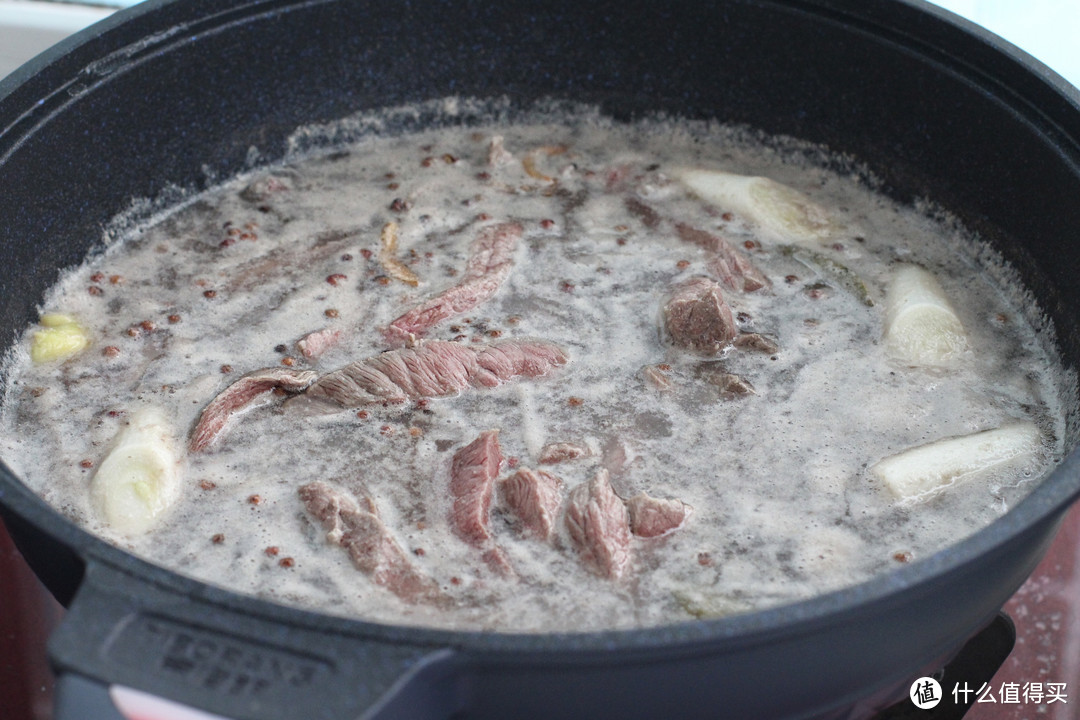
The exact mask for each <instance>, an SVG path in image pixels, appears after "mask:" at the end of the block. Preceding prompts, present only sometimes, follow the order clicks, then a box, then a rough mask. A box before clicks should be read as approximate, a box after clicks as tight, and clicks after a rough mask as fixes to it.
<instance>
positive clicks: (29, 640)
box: [0, 505, 1080, 720]
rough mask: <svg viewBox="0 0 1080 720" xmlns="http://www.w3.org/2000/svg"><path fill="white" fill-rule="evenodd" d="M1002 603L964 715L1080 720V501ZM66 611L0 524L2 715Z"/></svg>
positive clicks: (39, 713)
mask: <svg viewBox="0 0 1080 720" xmlns="http://www.w3.org/2000/svg"><path fill="white" fill-rule="evenodd" d="M1005 610H1006V612H1007V613H1008V614H1009V615H1010V616H1011V617H1012V619H1013V621H1014V623H1015V625H1016V645H1015V647H1014V648H1013V651H1012V653H1011V654H1010V655H1009V657H1008V658H1007V659H1006V660H1005V662H1004V664H1003V665H1002V666H1001V669H1000V670H998V672H997V674H996V675H994V677H993V679H992V680H991V681H990V682H989V683H988V684H987V685H988V687H985V688H970V687H969V688H960V692H963V691H964V690H969V691H970V692H972V693H975V692H978V691H980V690H982V691H983V694H982V696H981V701H979V700H976V701H975V704H974V705H973V706H972V707H971V709H970V710H969V711H968V712H967V714H966V715H964V720H1080V505H1077V506H1076V507H1074V508H1073V509H1072V511H1071V512H1070V513H1069V514H1068V516H1067V517H1066V519H1065V523H1064V525H1063V526H1062V529H1061V532H1060V533H1059V534H1058V536H1057V538H1056V539H1055V540H1054V544H1053V545H1052V546H1051V548H1050V551H1049V553H1048V554H1047V556H1046V558H1045V559H1044V560H1043V562H1042V563H1041V564H1040V565H1039V567H1038V568H1037V569H1036V570H1035V572H1034V574H1033V575H1032V576H1031V578H1030V579H1029V580H1028V581H1027V582H1026V583H1025V584H1024V586H1023V587H1022V588H1020V590H1019V591H1018V592H1017V593H1016V595H1014V596H1013V597H1012V599H1010V600H1009V602H1008V604H1007V605H1006V606H1005ZM62 615H63V609H62V608H61V607H60V605H59V604H57V603H56V601H55V600H53V599H52V597H51V596H50V595H49V593H48V591H46V590H45V588H44V587H42V585H41V583H40V582H38V580H37V578H36V577H35V576H34V575H33V573H32V572H31V571H30V569H29V568H28V567H27V566H26V563H25V562H24V561H23V559H22V556H21V555H19V552H18V551H17V550H16V549H15V547H14V545H13V544H12V542H11V540H10V538H9V537H8V535H7V532H6V530H5V529H4V527H3V525H2V524H0V718H2V719H3V720H50V718H51V717H52V712H51V711H52V687H53V683H52V675H51V673H50V671H49V667H48V663H47V661H46V651H45V643H46V640H47V638H48V635H49V633H50V632H51V631H52V629H53V628H54V627H56V625H57V623H58V622H59V621H60V618H61V617H62ZM1051 685H1052V686H1053V687H1052V688H1051ZM1025 689H1026V690H1027V691H1028V692H1027V693H1026V696H1025V693H1024V690H1025ZM1036 689H1037V690H1038V691H1039V692H1038V694H1036V693H1035V692H1033V691H1035V690H1036ZM953 690H954V688H953V687H952V686H950V685H949V681H948V680H946V682H945V684H944V686H943V688H942V691H943V693H945V694H946V696H947V697H946V700H947V701H951V699H952V698H951V693H952V692H953ZM1051 690H1053V691H1054V692H1055V693H1056V694H1051V692H1050V691H1051ZM1014 692H1015V695H1014ZM1062 693H1063V694H1064V697H1061V694H1062ZM1040 695H1041V698H1040V701H1039V702H1035V701H1034V700H1035V699H1036V698H1039V697H1040ZM991 701H992V702H991ZM911 710H912V711H914V712H915V713H919V712H922V711H919V710H918V709H917V708H915V707H914V706H912V708H911ZM928 715H929V714H928V713H927V716H928ZM911 717H912V718H915V717H919V715H918V714H912V715H911Z"/></svg>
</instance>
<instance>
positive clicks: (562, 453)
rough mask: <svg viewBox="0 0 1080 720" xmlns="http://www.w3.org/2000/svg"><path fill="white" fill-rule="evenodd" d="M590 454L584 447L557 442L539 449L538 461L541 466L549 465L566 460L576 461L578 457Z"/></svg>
mask: <svg viewBox="0 0 1080 720" xmlns="http://www.w3.org/2000/svg"><path fill="white" fill-rule="evenodd" d="M591 454H592V453H591V452H590V451H589V448H587V447H585V446H584V445H578V444H577V443H570V442H557V443H549V444H547V445H545V446H544V447H542V448H540V457H539V458H538V459H539V460H540V463H541V464H543V465H551V464H554V463H560V462H566V461H567V460H577V459H578V458H580V457H585V456H587V455H591Z"/></svg>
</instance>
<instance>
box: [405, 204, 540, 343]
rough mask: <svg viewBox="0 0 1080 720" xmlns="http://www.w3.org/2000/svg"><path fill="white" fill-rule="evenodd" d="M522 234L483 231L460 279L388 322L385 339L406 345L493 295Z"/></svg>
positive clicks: (507, 228)
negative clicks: (462, 277) (455, 283)
mask: <svg viewBox="0 0 1080 720" xmlns="http://www.w3.org/2000/svg"><path fill="white" fill-rule="evenodd" d="M522 232H523V229H522V227H521V225H519V224H518V223H501V224H499V225H491V226H489V227H485V228H483V229H482V230H481V231H480V234H479V235H477V237H476V239H475V240H474V241H473V243H472V247H471V249H470V255H469V260H468V262H467V263H466V265H465V277H464V279H462V281H461V282H460V283H458V284H457V285H454V286H453V287H451V288H448V289H447V290H444V291H443V292H441V293H440V294H438V295H436V296H435V297H433V298H431V299H430V300H427V301H426V302H424V303H421V304H420V305H418V306H417V307H415V308H413V309H412V310H409V311H408V312H407V313H405V314H404V315H402V316H401V317H399V318H397V319H396V320H394V321H393V322H391V323H390V327H389V328H387V333H386V334H387V338H388V339H389V340H391V341H396V342H408V341H410V340H412V339H413V338H417V337H420V336H422V335H423V334H424V333H426V332H427V331H428V330H430V329H431V328H432V327H434V326H435V325H437V324H439V323H440V322H442V321H443V320H446V319H447V318H451V317H453V316H455V315H459V314H461V313H463V312H467V311H469V310H472V309H473V308H475V307H476V306H478V305H480V304H481V303H483V302H484V301H485V300H487V299H488V298H490V297H491V296H492V295H494V294H495V292H496V291H497V290H498V289H499V286H501V285H502V284H503V281H504V280H506V277H507V275H509V274H510V268H511V266H512V265H513V252H514V247H515V246H516V245H517V241H518V239H519V238H520V237H521V234H522Z"/></svg>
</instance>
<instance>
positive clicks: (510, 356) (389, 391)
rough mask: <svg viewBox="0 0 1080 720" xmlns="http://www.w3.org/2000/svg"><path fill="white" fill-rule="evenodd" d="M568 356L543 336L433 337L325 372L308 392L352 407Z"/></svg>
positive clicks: (532, 370)
mask: <svg viewBox="0 0 1080 720" xmlns="http://www.w3.org/2000/svg"><path fill="white" fill-rule="evenodd" d="M566 360H567V357H566V353H565V352H564V351H563V350H562V349H561V348H560V347H559V346H557V345H554V344H553V343H549V342H544V341H542V340H502V341H499V342H496V343H492V344H491V345H486V346H480V347H478V346H475V345H463V344H460V343H455V342H446V341H443V340H428V341H424V342H420V343H417V344H416V345H415V346H414V347H411V348H402V349H400V350H390V351H387V352H384V353H382V354H380V355H375V356H373V357H370V358H366V359H364V360H360V361H358V362H354V363H351V364H349V365H346V366H345V367H343V368H341V369H340V370H335V371H334V372H332V373H328V374H326V375H323V376H322V377H320V378H319V379H318V381H316V382H315V383H314V384H312V386H311V387H310V388H308V390H307V392H306V393H305V395H304V397H305V398H306V399H307V400H310V401H324V402H328V403H333V404H335V405H338V406H341V407H349V408H353V407H360V406H363V405H371V404H373V403H403V402H405V401H407V400H417V399H419V398H430V397H445V396H447V395H453V394H455V393H458V392H460V391H462V390H464V389H465V388H467V387H470V386H471V387H495V386H496V385H499V384H501V383H503V382H507V381H509V380H513V379H515V378H518V377H539V376H541V375H544V374H545V373H547V372H548V371H549V370H551V369H552V368H553V367H556V366H558V365H563V364H564V363H566Z"/></svg>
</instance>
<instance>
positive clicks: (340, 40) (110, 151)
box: [0, 0, 1080, 720]
mask: <svg viewBox="0 0 1080 720" xmlns="http://www.w3.org/2000/svg"><path fill="white" fill-rule="evenodd" d="M455 94H460V95H463V96H475V97H497V96H506V97H508V98H509V99H510V101H511V103H514V104H520V105H525V104H529V103H530V102H532V101H533V100H535V99H536V98H540V97H548V96H550V97H556V98H570V99H573V100H578V101H585V102H590V103H597V104H599V105H600V106H601V107H602V108H603V109H604V111H605V112H607V113H609V114H610V115H612V116H615V117H617V118H630V117H633V116H637V115H640V114H644V113H648V112H653V111H668V112H671V113H675V114H678V115H681V116H685V117H689V118H718V119H720V120H723V121H726V122H734V123H745V124H748V125H751V126H754V127H757V128H760V129H762V130H764V131H766V132H769V133H780V134H788V135H793V136H796V137H799V138H802V139H805V140H809V141H812V142H816V143H821V144H824V145H826V146H828V147H829V148H831V149H832V150H834V151H837V152H843V153H848V154H850V155H852V156H854V157H856V158H858V159H859V160H860V161H862V162H864V163H865V164H866V165H868V166H869V167H870V168H871V169H872V170H873V172H875V173H876V174H877V175H878V176H880V177H881V178H883V179H884V181H885V184H886V188H885V189H886V192H888V193H889V194H890V195H892V196H894V197H896V198H898V199H900V200H903V201H910V200H912V199H914V198H919V197H924V196H925V197H932V198H934V199H936V200H937V201H938V202H939V203H941V204H942V205H944V206H945V207H946V208H948V209H949V210H951V211H953V212H955V213H956V214H957V215H958V216H959V217H960V219H961V220H962V221H964V222H965V223H966V224H967V225H968V226H969V227H971V228H972V229H974V230H976V231H978V232H980V233H981V234H982V235H983V236H984V237H985V238H987V239H988V240H989V241H990V242H992V243H993V244H994V245H995V246H996V247H997V248H998V249H999V250H1000V251H1001V252H1002V253H1003V254H1004V256H1005V257H1006V258H1007V259H1008V260H1009V261H1010V262H1012V263H1013V264H1014V265H1015V266H1016V268H1017V269H1018V270H1019V272H1020V274H1021V275H1022V276H1023V278H1024V280H1025V282H1026V283H1027V285H1028V286H1029V287H1030V288H1031V289H1032V290H1033V291H1034V292H1035V294H1036V295H1037V296H1038V299H1039V300H1040V302H1041V303H1042V306H1043V307H1044V308H1045V310H1046V312H1047V314H1048V315H1049V317H1050V318H1051V320H1052V321H1053V323H1054V326H1055V328H1056V331H1057V338H1058V341H1059V345H1060V349H1061V351H1062V353H1063V354H1064V355H1065V357H1066V362H1067V364H1068V366H1069V367H1070V368H1071V369H1073V370H1075V369H1076V365H1077V361H1078V360H1080V333H1078V332H1077V318H1080V287H1078V285H1077V284H1076V283H1075V278H1076V277H1080V252H1078V251H1077V249H1076V239H1077V238H1078V237H1080V202H1077V198H1080V95H1078V93H1077V92H1076V90H1074V89H1072V88H1071V87H1069V86H1068V85H1067V84H1065V83H1064V82H1063V81H1062V80H1061V79H1060V78H1058V77H1057V76H1055V75H1054V74H1053V73H1051V72H1049V71H1048V70H1046V69H1045V68H1043V67H1042V66H1040V65H1039V64H1038V63H1036V62H1035V61H1033V60H1031V59H1030V58H1028V57H1027V56H1025V55H1023V54H1022V53H1020V52H1018V51H1017V50H1015V49H1014V48H1011V47H1009V46H1007V45H1006V44H1005V43H1003V42H1002V41H1000V40H998V39H996V38H994V37H992V36H990V35H988V34H987V33H984V32H982V31H980V30H978V29H976V28H974V27H973V26H970V25H968V24H966V23H962V22H959V21H957V20H955V19H953V18H951V17H950V16H947V14H946V13H943V12H941V11H938V10H935V9H932V8H931V7H930V6H928V5H926V4H925V3H921V2H916V1H915V0H711V1H699V2H670V3H658V2H648V1H646V0H619V1H618V2H616V1H615V0H598V1H597V2H582V0H547V1H546V2H542V3H529V2H503V3H499V2H491V1H482V0H460V1H458V2H449V1H447V0H401V1H400V2H390V3H373V2H363V1H359V0H356V1H353V0H339V1H336V2H335V1H334V0H150V1H149V2H147V3H144V4H143V5H140V6H137V7H135V8H133V9H131V10H127V11H124V12H121V13H118V14H117V15H115V16H113V17H112V18H110V19H108V20H106V21H105V22H102V23H99V24H98V25H95V26H94V27H92V28H90V29H89V30H87V31H84V32H82V33H80V34H78V35H76V36H74V37H73V38H71V39H69V40H67V41H65V42H63V43H61V45H60V46H58V47H56V48H54V49H52V50H50V51H49V52H48V53H46V54H45V55H43V56H41V57H39V58H38V59H36V60H35V61H33V62H31V63H30V64H28V65H27V66H25V67H23V68H22V69H20V70H19V71H17V72H16V73H15V74H13V75H12V76H10V77H9V78H8V79H6V80H4V81H3V82H2V83H0V287H2V289H3V296H4V302H3V305H2V307H0V327H2V328H3V329H4V332H5V333H6V335H7V337H8V338H12V337H14V333H15V332H16V331H17V330H19V329H21V328H23V327H25V326H27V325H28V324H30V323H31V322H33V321H34V320H36V312H35V305H36V304H37V303H38V302H40V300H41V298H42V295H43V292H44V290H45V288H46V287H47V286H49V285H50V284H51V283H52V282H53V281H54V280H55V279H56V277H57V270H58V269H59V268H63V267H66V266H70V265H73V264H75V263H78V262H79V261H80V260H81V259H82V257H83V256H84V255H85V254H86V252H87V251H88V250H89V249H90V248H91V247H92V246H93V245H94V243H95V242H96V241H98V240H99V238H100V237H101V232H102V228H103V227H105V226H106V224H107V223H108V222H109V220H110V218H112V217H113V216H115V215H116V214H117V213H119V212H121V211H123V210H126V209H127V208H128V207H129V204H130V201H131V199H132V198H159V197H164V196H167V195H168V193H170V192H172V190H170V188H175V187H180V188H182V189H184V190H187V191H193V190H198V189H201V188H203V187H204V186H205V185H206V184H208V183H210V182H211V181H212V180H213V179H214V178H222V177H227V176H229V175H231V174H233V173H236V172H238V171H240V170H242V169H246V168H247V167H248V166H247V162H248V149H249V148H250V147H252V146H254V147H257V148H259V150H260V151H261V152H262V160H264V161H266V162H272V161H274V160H276V159H279V158H280V157H281V156H282V155H283V154H284V151H285V145H284V140H285V138H286V136H288V135H289V134H290V133H292V131H293V130H294V129H295V128H296V127H297V126H299V125H302V124H306V123H312V122H325V121H330V120H333V119H336V118H339V117H341V116H344V115H348V114H351V113H354V112H356V111H359V110H363V109H369V108H375V107H381V106H393V105H400V104H404V103H408V102H413V101H419V100H424V99H431V98H439V97H444V96H449V95H455ZM1069 432H1070V439H1069V447H1073V446H1075V444H1076V442H1075V440H1076V438H1075V435H1076V423H1075V418H1073V422H1070V430H1069ZM1078 494H1080V459H1078V457H1077V456H1076V454H1072V455H1070V456H1069V457H1068V458H1067V459H1066V460H1065V461H1064V463H1063V464H1062V465H1061V466H1060V467H1059V468H1058V469H1057V470H1056V471H1055V472H1054V473H1053V474H1052V475H1051V476H1050V477H1049V478H1048V479H1047V480H1046V481H1045V482H1044V483H1043V484H1042V485H1041V486H1040V487H1038V488H1037V489H1036V490H1035V491H1034V492H1033V493H1032V494H1031V495H1030V496H1029V497H1028V498H1027V499H1026V500H1025V501H1023V502H1022V503H1021V504H1020V505H1018V506H1017V507H1016V508H1015V509H1014V510H1012V511H1011V512H1009V513H1008V514H1007V515H1006V516H1004V517H1003V518H1001V519H1000V520H998V521H997V522H995V523H994V524H993V525H991V526H990V527H988V528H986V529H985V530H983V531H981V532H979V533H977V534H976V535H974V536H973V537H971V538H969V539H967V540H965V541H963V542H961V543H959V544H958V545H956V546H954V547H951V548H948V549H947V550H944V551H942V552H940V553H938V554H936V555H934V556H932V557H929V558H926V559H923V560H920V561H918V562H915V563H912V564H911V565H909V566H905V567H901V568H900V569H898V570H896V571H895V572H892V573H890V574H888V575H886V576H882V577H878V578H876V579H874V580H872V581H870V582H867V583H864V584H862V585H859V586H856V587H852V588H849V589H846V590H843V591H840V592H836V593H833V594H830V595H827V596H823V597H818V598H815V599H812V600H810V601H807V602H802V603H798V604H794V605H789V606H785V607H780V608H776V609H772V610H767V611H764V612H756V613H751V614H746V615H740V616H735V617H730V618H725V619H719V620H712V621H703V622H689V623H681V624H676V625H671V626H668V627H661V628H654V629H646V630H636V631H619V632H607V633H588V634H548V635H528V636H523V635H502V634H492V633H478V632H447V631H432V630H425V629H416V628H407V627H394V626H384V625H375V624H370V623H365V622H360V621H351V620H345V619H340V618H334V617H328V616H321V615H318V614H314V613H309V612H304V611H300V610H294V609H288V608H283V607H279V606H276V605H273V604H270V603H266V602H262V601H259V600H254V599H251V598H247V597H242V596H239V595H236V594H233V593H229V592H225V591H222V590H219V589H215V588H212V587H209V586H206V585H204V584H201V583H198V582H195V581H192V580H188V579H185V578H183V577H180V576H178V575H176V574H174V573H171V572H168V571H165V570H162V569H160V568H157V567H153V566H150V565H148V564H147V563H145V562H142V561H140V560H138V559H136V558H134V557H132V556H130V555H128V554H126V553H124V552H122V551H120V550H118V549H116V548H114V547H112V546H110V545H107V544H106V543H104V542H102V541H100V540H98V539H96V538H94V537H91V536H89V535H88V534H86V533H85V532H83V531H82V530H80V529H79V528H77V527H76V526H74V525H73V524H72V523H70V522H69V521H67V520H65V519H64V518H63V517H62V516H61V515H59V514H58V513H57V512H55V511H54V510H52V509H51V508H50V507H48V506H46V505H45V504H44V503H43V502H41V501H40V500H39V499H37V498H36V496H34V495H33V494H32V493H30V492H29V491H28V490H27V489H26V488H25V487H24V486H23V485H22V483H21V482H20V481H19V480H18V479H17V478H15V477H13V476H12V475H11V473H10V472H7V471H4V472H3V474H2V478H0V505H2V507H3V514H4V519H5V521H6V522H7V524H8V527H9V529H10V531H11V532H12V534H13V535H14V536H15V538H16V540H17V542H18V544H19V547H20V549H21V550H22V552H23V554H24V555H25V556H26V558H27V560H28V561H29V562H30V563H31V565H32V567H34V569H35V571H36V572H37V573H38V574H39V576H40V577H41V578H42V579H43V580H44V581H45V582H46V584H47V585H48V586H49V587H50V589H51V590H52V591H53V592H54V593H55V594H56V596H57V597H58V598H59V599H61V601H62V602H64V603H65V604H69V605H70V610H69V612H68V615H67V618H66V620H65V622H64V623H63V625H62V626H61V628H60V629H59V630H58V632H57V633H56V635H55V636H54V637H53V639H52V642H51V647H50V653H51V658H52V661H53V663H54V666H55V668H56V670H57V671H58V673H59V681H58V698H57V703H58V705H57V707H58V716H59V717H78V718H86V717H95V715H94V713H95V712H97V713H100V714H99V715H97V716H96V717H100V718H114V717H118V716H116V715H115V711H114V710H112V709H111V705H109V696H108V695H107V690H106V689H107V688H109V687H110V686H126V687H131V688H136V689H139V690H142V691H146V692H149V693H152V694H155V695H158V696H161V697H164V698H170V699H173V700H176V701H179V702H181V703H184V704H187V705H191V706H194V707H197V708H201V709H204V710H206V711H208V712H212V713H215V714H219V715H222V716H226V717H229V718H235V719H237V720H243V719H247V718H252V719H253V718H260V719H267V720H270V719H276V718H305V719H306V720H315V719H316V718H335V719H340V718H358V717H376V716H377V717H380V718H396V717H401V718H405V717H408V718H428V717H430V718H437V717H448V716H450V715H454V714H461V716H463V717H475V718H489V717H490V718H501V717H514V718H529V717H536V718H574V717H590V718H607V717H619V718H634V717H641V718H656V717H707V718H720V717H722V718H740V719H743V718H792V719H794V718H810V717H836V718H841V717H854V716H857V715H859V714H860V713H862V712H863V711H866V710H869V709H873V708H875V707H876V706H878V705H880V704H881V703H882V702H884V701H885V699H886V698H887V697H889V696H892V695H895V694H896V693H897V692H898V693H899V694H900V695H901V696H903V695H904V694H906V690H907V684H908V683H910V682H911V680H912V679H913V678H914V677H917V676H918V674H919V673H920V671H923V670H924V669H926V668H932V667H934V666H935V665H936V664H940V663H941V662H942V661H943V660H944V659H946V658H947V657H948V656H949V655H950V654H951V653H953V652H954V651H955V650H956V649H957V648H958V647H959V646H960V645H961V644H962V643H963V642H964V640H966V639H967V638H968V637H969V636H971V635H972V634H973V633H974V632H976V631H977V630H978V629H979V628H980V627H982V626H983V625H984V624H985V623H987V622H988V621H990V619H991V618H992V617H993V616H994V614H995V613H996V612H997V610H998V609H999V608H1000V607H1001V606H1002V605H1003V604H1004V602H1005V600H1006V599H1007V598H1008V597H1009V596H1010V595H1011V594H1012V593H1013V592H1014V591H1015V590H1016V589H1017V588H1018V587H1019V586H1020V584H1021V583H1022V582H1023V580H1024V579H1025V578H1026V577H1027V575H1028V574H1029V573H1030V572H1031V571H1032V569H1033V568H1034V567H1035V565H1036V563H1037V562H1038V560H1039V558H1040V557H1041V556H1042V554H1043V553H1044V551H1045V549H1046V547H1047V545H1048V544H1049V542H1050V540H1051V538H1052V536H1053V534H1054V532H1055V530H1056V528H1057V526H1058V524H1059V521H1060V519H1061V517H1062V515H1063V513H1064V511H1065V510H1066V509H1067V507H1068V505H1069V504H1070V503H1071V502H1072V501H1073V500H1074V499H1075V498H1076V497H1077V495H1078Z"/></svg>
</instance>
